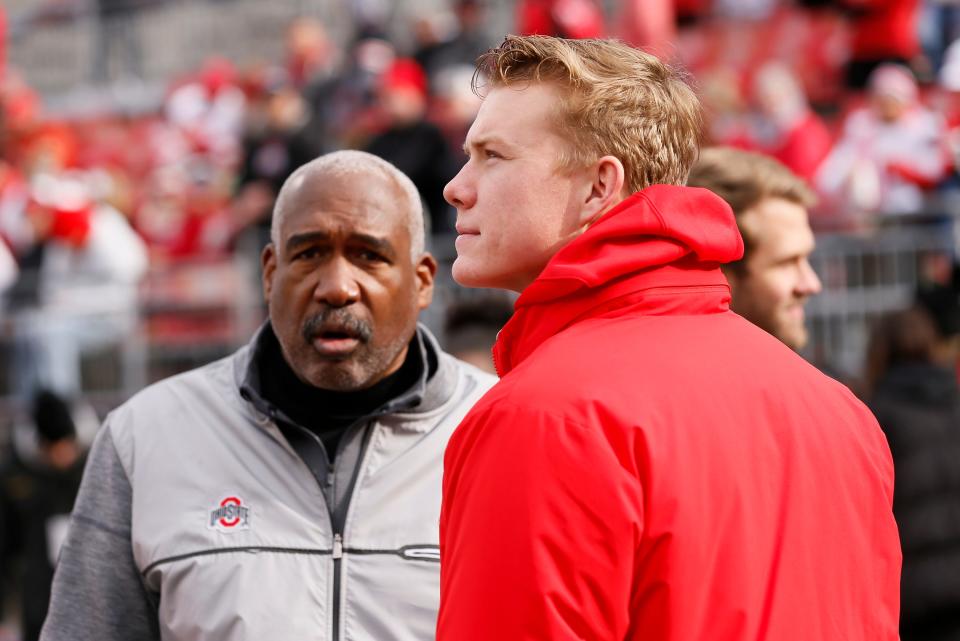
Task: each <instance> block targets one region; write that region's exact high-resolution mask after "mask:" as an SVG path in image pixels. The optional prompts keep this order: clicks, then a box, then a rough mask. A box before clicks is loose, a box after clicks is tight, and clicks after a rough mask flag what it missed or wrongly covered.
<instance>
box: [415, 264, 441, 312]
mask: <svg viewBox="0 0 960 641" xmlns="http://www.w3.org/2000/svg"><path fill="white" fill-rule="evenodd" d="M415 269H416V272H415V277H416V279H417V307H419V308H420V309H421V310H424V309H426V308H427V307H429V306H430V303H431V302H432V301H433V281H434V278H435V277H436V275H437V260H436V259H435V258H434V257H433V255H432V254H430V253H425V254H423V255H422V256H420V259H419V260H418V261H417V263H416V265H415Z"/></svg>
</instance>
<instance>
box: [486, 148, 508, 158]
mask: <svg viewBox="0 0 960 641" xmlns="http://www.w3.org/2000/svg"><path fill="white" fill-rule="evenodd" d="M483 153H484V155H485V156H486V157H487V158H503V156H501V155H500V154H498V153H497V152H495V151H494V150H492V149H487V150H485V151H484V152H483Z"/></svg>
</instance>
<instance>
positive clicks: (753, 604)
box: [437, 36, 901, 641]
mask: <svg viewBox="0 0 960 641" xmlns="http://www.w3.org/2000/svg"><path fill="white" fill-rule="evenodd" d="M478 64H479V70H478V79H479V82H480V85H481V87H480V88H481V89H482V92H483V94H484V100H483V104H482V106H481V108H480V112H479V115H478V116H477V119H476V121H475V122H474V124H473V125H472V127H471V128H470V131H469V132H468V134H467V138H466V143H465V150H466V151H467V153H468V161H467V163H466V165H464V167H463V169H462V170H461V172H460V173H459V174H458V175H457V176H456V177H455V178H454V179H453V180H452V181H451V182H450V183H449V184H448V185H447V187H446V189H445V192H444V193H445V197H446V198H447V200H448V201H449V202H450V203H451V204H453V205H454V206H455V207H456V209H457V223H456V226H457V231H458V233H459V236H458V237H457V240H456V248H457V258H456V261H455V262H454V265H453V276H454V278H455V279H456V280H457V281H458V282H459V283H460V284H462V285H467V286H470V287H496V288H503V289H510V290H514V291H517V292H520V297H519V298H518V299H517V301H516V304H515V311H514V315H513V317H512V318H511V319H510V321H508V323H507V324H506V326H505V327H504V328H503V330H502V331H501V332H500V334H499V336H498V338H497V343H496V345H495V347H494V360H495V363H496V366H497V371H498V373H499V374H500V376H501V380H500V382H499V383H498V384H497V385H496V386H494V387H493V388H492V389H491V390H490V392H488V394H487V395H486V396H485V397H484V398H482V399H481V400H480V401H479V402H478V403H477V405H476V406H475V407H474V408H473V409H472V410H471V412H470V413H469V414H468V415H467V417H466V418H465V419H464V421H463V423H462V424H461V425H460V426H459V427H458V429H457V431H456V433H455V434H454V436H453V438H452V440H451V441H450V444H449V446H448V449H447V451H446V456H445V462H444V480H443V508H442V515H441V522H440V528H441V534H440V538H441V558H442V569H441V604H440V613H439V619H438V624H437V639H438V641H481V640H482V641H489V640H491V639H498V640H499V639H503V640H507V639H509V640H510V641H547V640H549V641H568V640H569V641H573V640H574V639H576V640H579V641H601V640H603V641H624V640H627V641H637V640H640V639H643V640H644V641H681V640H682V641H691V640H696V639H711V640H713V641H741V640H742V641H746V640H748V639H750V640H757V639H764V640H770V641H809V640H810V639H817V640H818V641H867V640H870V641H894V640H896V639H897V618H898V598H899V577H900V561H901V556H900V548H899V543H898V538H897V528H896V524H895V522H894V519H893V514H892V509H891V502H892V492H893V468H892V464H891V459H890V452H889V448H888V447H887V443H886V441H885V439H884V437H883V435H882V433H881V431H880V429H879V427H878V426H877V423H876V421H875V420H874V418H873V416H872V415H871V414H870V412H869V411H868V410H867V409H866V408H865V407H864V406H863V404H861V403H860V401H858V400H857V399H856V398H855V397H854V396H853V395H852V394H851V393H850V391H849V390H847V389H846V388H845V387H843V386H842V385H841V384H839V383H837V382H835V381H833V380H831V379H829V378H828V377H826V376H824V375H823V374H821V373H820V372H818V371H817V370H816V369H814V368H813V367H812V366H811V365H809V364H808V363H806V362H805V361H804V360H803V359H801V358H800V357H799V356H798V355H797V354H795V353H794V352H793V351H792V350H791V349H790V348H789V347H787V346H786V345H784V344H782V343H781V342H780V341H778V340H777V339H776V338H774V337H773V336H771V335H769V334H768V333H766V332H764V331H763V330H761V329H760V328H758V327H756V326H755V325H753V324H751V323H750V322H749V321H747V320H745V319H744V318H742V317H740V316H738V315H736V314H735V313H733V312H731V311H730V309H729V303H730V288H729V286H728V284H727V281H726V279H725V278H724V275H723V272H722V271H721V269H720V266H721V265H722V264H723V263H727V262H730V261H733V260H737V259H738V258H740V256H741V254H742V252H743V242H742V240H741V237H740V234H739V233H738V231H737V226H736V222H735V220H734V217H733V214H732V212H731V210H730V207H729V206H728V205H727V204H726V203H724V202H723V201H722V200H721V199H720V198H719V197H717V196H716V195H714V194H712V193H711V192H709V191H707V190H704V189H697V188H690V187H684V186H682V185H684V183H685V181H686V179H687V174H688V171H689V168H690V166H691V164H692V163H693V162H694V161H695V159H696V157H697V154H698V147H699V143H698V138H699V132H700V126H701V108H700V104H699V102H698V100H697V98H696V97H695V95H694V93H693V91H692V90H691V89H690V88H689V87H688V86H687V85H686V84H685V83H684V82H683V80H682V77H681V75H680V74H679V73H678V72H677V71H675V70H672V69H671V68H669V67H667V66H666V65H664V64H663V63H662V62H661V61H659V60H658V59H657V58H655V57H653V56H650V55H648V54H645V53H643V52H640V51H638V50H635V49H631V48H630V47H628V46H626V45H624V44H622V43H618V42H614V41H603V40H592V41H582V40H581V41H578V40H563V39H557V38H550V37H537V36H530V37H518V36H508V37H507V39H506V40H505V41H504V42H503V43H502V44H501V45H500V47H498V48H496V49H493V50H491V51H490V52H488V53H487V54H485V55H483V56H481V58H480V59H479V61H478Z"/></svg>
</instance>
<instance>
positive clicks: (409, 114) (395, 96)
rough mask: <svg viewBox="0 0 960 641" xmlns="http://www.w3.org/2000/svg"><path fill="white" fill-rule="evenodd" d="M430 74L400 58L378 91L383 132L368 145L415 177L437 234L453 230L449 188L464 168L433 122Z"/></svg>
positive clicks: (367, 149) (391, 67)
mask: <svg viewBox="0 0 960 641" xmlns="http://www.w3.org/2000/svg"><path fill="white" fill-rule="evenodd" d="M427 82H428V81H427V76H426V74H425V73H424V72H423V69H421V68H420V66H419V65H418V64H417V63H416V62H415V61H413V60H411V59H408V58H401V59H398V60H395V61H394V62H393V64H392V65H391V66H390V68H388V69H387V70H386V71H385V72H384V73H383V75H382V76H381V77H380V83H379V88H378V92H377V98H378V106H379V108H380V114H381V118H382V125H381V127H382V131H380V132H379V133H377V134H376V135H374V137H373V139H372V140H370V142H369V143H367V145H366V151H369V152H370V153H372V154H374V155H375V156H380V157H381V158H383V159H384V160H387V161H389V162H390V163H392V164H394V165H395V166H396V167H397V168H398V169H399V170H400V171H402V172H403V173H405V174H406V175H408V176H410V179H411V180H413V184H414V185H416V186H417V191H419V192H420V198H421V199H422V200H423V202H424V204H425V205H426V207H427V212H428V213H429V219H430V227H431V231H432V233H435V234H436V233H450V232H451V231H453V222H454V213H453V211H452V208H451V207H450V205H449V204H447V202H446V201H445V200H444V199H443V188H444V186H445V185H446V184H447V183H448V182H450V179H452V178H453V177H454V176H455V175H456V173H457V171H458V170H459V169H460V165H459V164H458V163H457V162H456V161H455V160H454V158H453V152H452V150H451V149H450V147H449V146H448V145H447V140H446V138H445V137H444V135H443V132H441V131H440V128H439V127H437V125H435V124H433V123H432V122H430V121H428V120H427V98H428V93H427V91H428V89H427Z"/></svg>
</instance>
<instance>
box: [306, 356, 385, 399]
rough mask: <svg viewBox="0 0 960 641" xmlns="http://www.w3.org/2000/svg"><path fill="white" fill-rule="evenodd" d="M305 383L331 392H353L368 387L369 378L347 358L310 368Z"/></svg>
mask: <svg viewBox="0 0 960 641" xmlns="http://www.w3.org/2000/svg"><path fill="white" fill-rule="evenodd" d="M310 370H311V371H310V372H309V374H308V376H307V377H306V378H307V383H309V384H310V385H312V386H313V387H316V388H318V389H322V390H328V391H331V392H353V391H356V390H361V389H364V388H365V387H369V379H370V378H371V377H370V376H365V375H364V373H363V372H360V371H358V370H357V368H356V366H355V363H353V362H352V360H350V359H348V358H344V359H341V360H333V359H330V360H327V361H326V362H324V363H323V364H321V365H316V366H314V367H311V368H310Z"/></svg>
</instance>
